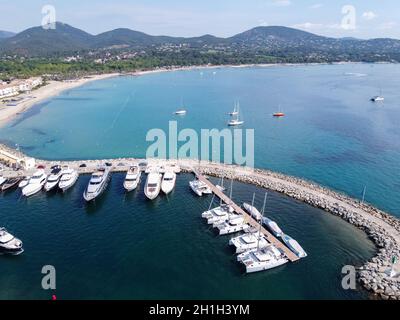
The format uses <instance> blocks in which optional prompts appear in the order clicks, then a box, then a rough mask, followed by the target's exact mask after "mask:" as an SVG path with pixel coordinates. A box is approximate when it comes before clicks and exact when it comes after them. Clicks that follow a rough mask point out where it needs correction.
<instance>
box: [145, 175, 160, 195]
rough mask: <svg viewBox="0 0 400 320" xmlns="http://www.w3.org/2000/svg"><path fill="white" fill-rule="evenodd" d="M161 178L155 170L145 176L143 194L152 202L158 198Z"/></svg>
mask: <svg viewBox="0 0 400 320" xmlns="http://www.w3.org/2000/svg"><path fill="white" fill-rule="evenodd" d="M161 178H162V175H161V174H160V173H158V171H157V170H155V171H153V172H151V173H149V175H148V176H147V181H146V186H145V188H144V194H145V195H146V197H147V198H148V199H150V200H154V199H155V198H157V197H158V195H159V194H160V190H161Z"/></svg>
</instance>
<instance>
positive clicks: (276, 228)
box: [262, 217, 283, 237]
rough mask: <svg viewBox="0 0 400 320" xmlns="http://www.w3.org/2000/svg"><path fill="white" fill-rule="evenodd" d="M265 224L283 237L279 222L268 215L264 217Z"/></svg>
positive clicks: (275, 233)
mask: <svg viewBox="0 0 400 320" xmlns="http://www.w3.org/2000/svg"><path fill="white" fill-rule="evenodd" d="M262 220H263V224H264V225H265V226H266V227H267V228H268V229H269V230H270V231H271V232H272V233H273V234H274V235H275V236H276V237H282V235H283V231H282V230H281V228H279V226H278V224H277V223H276V222H275V221H272V220H271V219H268V218H267V217H263V219H262Z"/></svg>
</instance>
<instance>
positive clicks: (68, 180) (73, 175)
mask: <svg viewBox="0 0 400 320" xmlns="http://www.w3.org/2000/svg"><path fill="white" fill-rule="evenodd" d="M78 178H79V173H78V171H76V170H74V169H71V168H69V167H65V168H63V170H62V172H61V179H60V182H59V183H58V187H59V188H60V189H61V190H62V191H63V192H65V191H67V190H68V189H70V188H72V187H73V185H74V184H75V183H76V181H78Z"/></svg>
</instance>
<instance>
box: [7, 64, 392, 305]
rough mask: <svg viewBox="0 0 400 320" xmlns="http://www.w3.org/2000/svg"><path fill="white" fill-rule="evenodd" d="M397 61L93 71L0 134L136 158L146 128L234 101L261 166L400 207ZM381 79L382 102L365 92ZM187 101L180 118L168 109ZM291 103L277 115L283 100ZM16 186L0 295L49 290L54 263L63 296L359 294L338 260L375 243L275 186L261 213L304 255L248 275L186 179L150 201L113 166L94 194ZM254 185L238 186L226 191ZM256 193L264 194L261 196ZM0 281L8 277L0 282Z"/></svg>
mask: <svg viewBox="0 0 400 320" xmlns="http://www.w3.org/2000/svg"><path fill="white" fill-rule="evenodd" d="M399 76H400V66H397V65H368V64H363V65H362V64H352V65H335V66H296V67H270V68H241V69H229V68H222V69H218V70H201V71H200V70H194V71H179V72H171V73H160V74H152V75H147V76H143V77H119V78H113V79H108V80H104V81H98V82H92V83H89V84H87V85H85V86H82V87H80V88H77V89H74V90H70V91H67V92H64V93H62V94H61V95H59V96H58V97H56V98H53V99H51V100H49V101H45V102H43V103H41V104H39V105H37V106H35V107H33V108H32V109H30V110H29V111H28V112H26V113H25V114H23V115H22V116H20V118H18V119H16V121H14V122H13V123H10V124H9V125H7V126H6V127H4V128H1V129H0V139H1V140H2V141H3V142H6V143H8V144H9V145H15V144H18V145H19V146H20V147H21V149H22V150H23V151H25V152H26V153H28V154H30V155H32V156H35V157H39V158H46V159H86V158H87V159H89V158H113V157H125V156H134V157H143V156H144V155H145V152H146V149H147V147H148V146H149V143H147V142H146V141H145V137H146V133H147V131H148V130H149V129H152V128H162V129H167V128H168V121H169V120H176V119H177V120H178V125H179V129H183V128H194V129H196V130H198V131H199V130H200V129H202V128H218V129H223V128H225V127H226V122H227V115H226V113H227V112H229V111H231V110H232V108H233V103H234V101H236V100H238V101H240V103H241V110H242V114H243V119H244V120H245V125H244V128H254V129H255V150H256V152H255V163H256V166H257V167H262V168H267V169H272V170H276V171H280V172H283V173H287V174H291V175H296V176H299V177H303V178H306V179H311V180H314V181H316V182H319V183H321V184H323V185H327V186H329V187H331V188H334V189H336V190H339V191H343V192H346V193H347V194H350V195H352V196H354V197H360V196H361V193H362V190H363V188H364V186H365V185H367V193H366V199H367V201H369V202H371V203H373V204H374V205H376V206H378V207H380V208H383V209H385V210H387V211H389V212H391V213H392V214H394V215H397V216H400V210H399V209H400V200H399V198H398V191H399V187H400V173H399V172H400V171H399V163H400V162H399V160H400V139H399V136H400V130H399V128H400V127H399V123H400V111H399V109H400V108H399V107H398V103H397V102H398V101H400V99H399V95H400V93H399V92H398V90H397V88H398V86H399V84H400V77H399ZM380 87H382V90H383V94H384V96H385V98H386V101H385V103H384V104H381V105H377V104H373V103H371V102H369V101H368V100H369V98H370V97H371V96H373V95H376V94H378V93H379V88H380ZM181 101H184V103H185V105H186V106H187V110H188V114H187V116H186V117H184V118H175V117H174V116H173V115H172V113H173V112H174V111H175V110H176V109H178V108H179V107H180V104H181ZM279 105H280V106H281V107H280V109H281V110H282V111H284V112H285V113H286V114H287V116H286V117H285V118H283V119H274V118H273V117H272V116H271V115H272V113H273V112H275V111H277V110H278V109H279ZM88 179H89V177H81V179H80V180H79V184H78V185H77V186H76V187H75V188H74V189H73V190H71V192H69V193H67V194H66V195H61V194H54V195H45V194H41V195H38V196H36V197H34V198H31V199H28V200H26V199H21V198H20V193H19V192H18V191H16V192H12V193H7V194H5V195H1V198H0V221H1V224H2V225H4V226H6V227H7V228H9V229H10V230H12V231H13V232H15V233H16V234H17V235H18V236H20V237H21V238H22V240H24V244H25V248H26V252H25V253H24V254H23V255H21V256H19V257H5V256H3V257H0V260H1V262H2V263H1V264H0V283H2V286H1V290H0V298H3V299H4V298H38V297H39V298H47V297H49V296H50V294H49V293H48V292H45V291H43V290H41V288H40V279H41V274H40V269H41V267H42V266H43V265H45V264H53V265H55V266H56V268H57V270H58V274H59V276H58V289H57V293H58V295H60V297H61V298H125V299H129V298H246V299H271V298H272V299H273V298H278V299H281V298H291V299H303V298H320V299H328V298H338V299H352V298H365V295H364V293H362V292H361V293H360V292H346V291H343V290H342V289H341V288H340V279H341V275H340V270H341V268H342V267H343V265H345V264H356V265H359V264H361V263H362V262H363V261H365V260H366V259H368V258H369V257H371V256H372V255H373V253H374V247H373V245H372V243H371V242H370V241H368V240H367V239H366V236H365V235H364V234H363V233H362V232H360V231H358V230H356V229H355V228H353V227H352V226H350V225H348V224H346V223H344V222H343V221H341V220H340V219H337V218H335V217H333V216H331V215H329V214H326V213H324V212H322V211H321V210H317V209H314V208H311V207H309V206H307V205H304V204H301V203H298V202H296V201H293V200H291V199H288V198H286V197H284V196H281V195H278V194H272V195H271V197H270V199H269V203H268V211H269V215H271V217H273V218H274V219H275V220H277V222H278V223H279V224H280V225H281V227H282V228H283V229H284V230H285V231H286V232H287V233H289V234H291V235H292V236H293V237H294V238H296V239H297V240H298V241H299V242H300V243H301V244H302V245H303V246H304V248H305V249H306V251H307V252H308V253H309V257H308V258H307V259H305V260H302V261H301V262H299V263H296V264H290V265H287V266H285V267H283V268H280V269H276V270H274V271H271V272H266V273H261V274H257V275H251V276H244V275H243V274H242V273H241V270H240V268H239V267H238V265H237V264H236V263H235V262H234V256H233V255H232V252H230V251H229V249H228V248H227V243H228V239H229V238H222V237H216V236H215V234H214V233H213V232H212V230H210V229H209V228H208V226H206V225H205V224H204V223H203V221H201V218H200V214H201V212H202V211H204V210H205V209H206V208H207V207H208V205H209V201H210V198H209V199H198V198H196V197H193V196H192V195H191V193H190V192H189V191H188V187H187V182H188V181H189V179H190V176H188V175H181V176H180V177H179V179H178V186H177V190H176V191H175V192H174V194H172V195H170V196H169V197H168V198H167V197H161V198H159V199H157V201H156V202H154V203H150V202H148V201H145V199H144V195H143V192H142V190H139V191H138V192H136V193H133V194H131V195H125V194H124V192H123V190H122V180H123V176H122V175H115V176H114V178H113V183H112V185H111V187H110V189H109V190H108V191H107V193H106V194H105V196H104V198H103V199H101V201H99V202H97V203H96V204H95V205H94V206H86V205H85V204H84V203H83V200H82V192H83V189H84V187H85V185H86V183H87V181H88ZM254 190H255V191H257V193H258V201H259V202H260V201H261V199H262V196H263V191H262V190H260V189H257V188H254V187H252V186H246V185H242V184H237V185H235V188H234V198H235V200H237V201H238V202H240V201H245V200H246V201H250V200H251V194H252V192H253V191H254ZM258 205H261V203H258ZM3 284H4V286H3Z"/></svg>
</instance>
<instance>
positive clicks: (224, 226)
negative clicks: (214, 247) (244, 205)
mask: <svg viewBox="0 0 400 320" xmlns="http://www.w3.org/2000/svg"><path fill="white" fill-rule="evenodd" d="M216 228H217V229H218V231H219V235H220V236H223V235H227V234H232V233H236V232H240V231H246V230H247V229H249V228H250V226H249V225H248V224H247V223H246V222H245V220H244V217H243V216H241V215H235V216H233V217H231V218H229V219H228V220H227V221H225V222H223V223H220V224H218V225H216Z"/></svg>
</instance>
